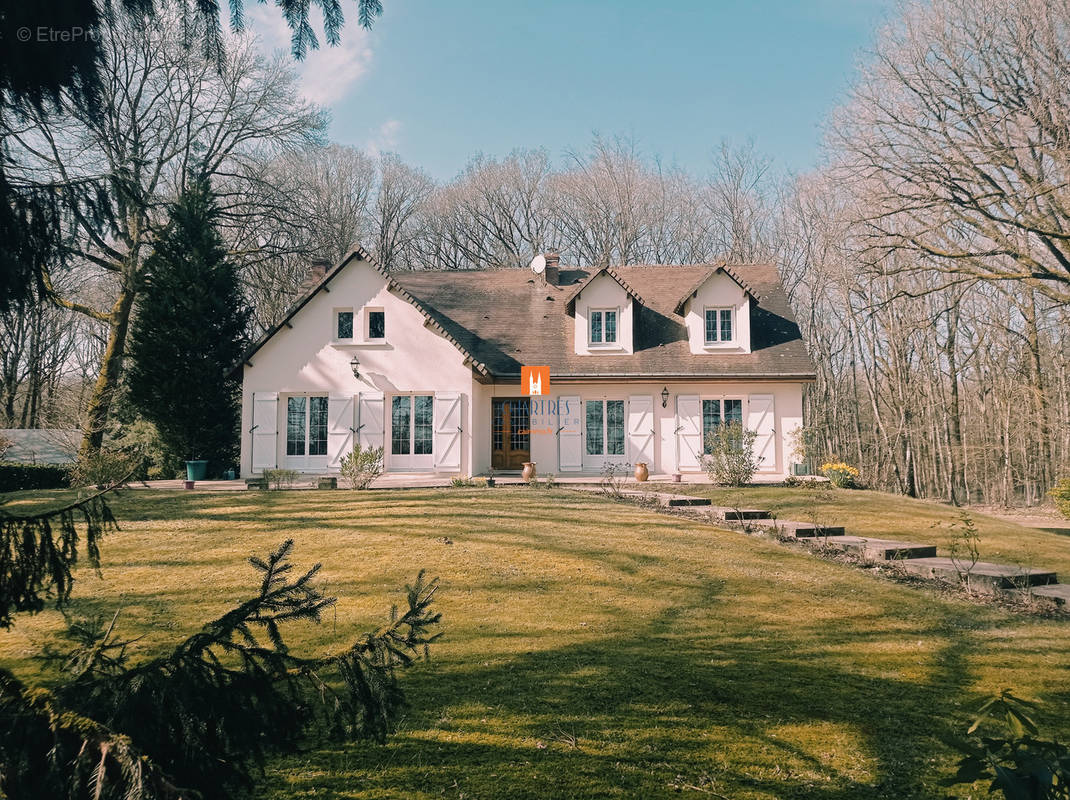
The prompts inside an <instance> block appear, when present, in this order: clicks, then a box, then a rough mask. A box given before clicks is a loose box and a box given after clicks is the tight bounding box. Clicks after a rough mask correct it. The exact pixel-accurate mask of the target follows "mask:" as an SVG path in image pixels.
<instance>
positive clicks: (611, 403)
mask: <svg viewBox="0 0 1070 800" xmlns="http://www.w3.org/2000/svg"><path fill="white" fill-rule="evenodd" d="M722 278H723V279H724V280H722ZM749 302H750V300H749V298H748V296H747V295H746V294H745V293H744V292H743V291H742V290H741V289H740V287H739V286H738V284H736V283H735V281H733V280H732V279H731V278H730V277H728V276H725V275H722V274H717V275H715V276H714V277H713V278H712V279H711V280H710V281H708V282H707V283H706V284H705V285H704V286H702V287H700V288H699V290H698V292H697V294H696V296H695V297H694V298H692V299H691V300H690V301H689V303H688V307H687V309H686V320H687V324H688V328H689V336H691V335H692V331H691V326H692V322H694V325H695V328H696V332H695V335H696V336H698V337H699V338H703V335H704V332H703V331H702V330H701V328H702V319H701V315H702V310H703V309H704V308H706V307H707V306H712V307H716V308H724V307H732V308H734V309H736V313H735V321H736V324H735V330H734V331H733V333H734V336H735V339H734V341H733V342H732V343H731V344H730V347H731V348H738V351H739V352H746V351H747V350H749V348H750V331H749V326H748V325H747V324H746V323H745V321H746V320H748V317H749V306H748V304H749ZM610 308H612V309H617V310H619V313H618V317H617V326H618V330H617V334H618V335H617V339H618V340H619V341H618V342H617V343H616V345H617V347H616V349H612V348H610V349H611V351H612V352H613V353H614V354H616V355H617V356H619V355H621V353H622V352H627V353H630V352H632V349H631V348H632V345H633V341H632V323H633V301H632V298H631V297H629V296H628V294H627V293H626V292H625V291H624V289H623V288H622V287H621V286H620V285H619V284H618V283H617V282H616V281H615V280H613V278H612V277H610V276H607V275H601V276H599V277H597V278H596V279H595V280H593V281H592V282H591V283H590V284H589V285H588V286H586V287H585V288H584V290H583V291H582V292H581V293H580V295H578V296H577V298H576V302H575V318H576V334H577V335H576V343H577V345H576V347H577V352H580V348H581V346H582V347H583V348H584V350H585V351H586V352H584V353H583V354H584V355H590V357H591V358H597V357H598V355H599V352H598V348H591V347H590V346H589V345H590V343H589V339H588V328H587V326H588V316H589V313H590V310H592V309H610ZM372 310H374V311H377V312H382V314H383V316H382V318H381V319H382V321H383V323H384V327H385V331H384V333H385V335H384V336H383V337H382V338H381V339H375V340H370V339H369V338H368V335H367V334H368V331H369V327H368V313H369V311H372ZM339 312H342V313H352V314H353V317H352V336H351V337H346V338H339V337H338V332H339V329H338V314H339ZM693 315H694V316H695V319H694V321H693V320H692V316H693ZM705 345H706V343H705V342H699V349H698V350H697V351H696V352H707V350H706V349H705ZM718 352H719V353H723V352H724V349H723V348H718ZM354 358H356V359H357V361H358V362H359V364H358V365H357V367H356V372H357V375H356V376H355V375H354V368H353V364H352V362H353V359H354ZM243 370H244V377H243V390H242V440H241V473H242V475H243V476H250V475H254V474H258V473H260V472H262V471H263V470H265V469H273V468H289V469H296V470H299V471H302V472H310V473H337V471H338V468H339V462H340V460H341V458H342V457H343V455H344V454H345V453H347V452H349V450H351V449H352V446H353V441H354V440H356V441H359V442H360V443H361V445H362V446H364V447H384V450H385V469H386V470H388V471H393V472H417V471H430V472H437V473H445V474H464V475H467V474H480V473H485V472H486V471H487V470H488V469H489V468H490V467H491V464H492V448H493V446H494V441H493V439H494V436H495V434H494V428H493V422H492V420H493V414H494V411H493V408H494V399H495V398H520V397H522V395H523V392H522V391H521V387H520V385H519V380H513V381H511V382H509V383H502V382H497V383H496V382H491V381H490V379H488V378H486V377H483V376H481V377H480V378H477V374H476V372H475V371H474V370H473V369H472V367H471V364H470V362H469V361H468V360H467V358H466V355H465V354H464V353H463V352H462V351H461V350H460V348H459V347H458V346H457V345H455V344H454V343H453V342H452V341H450V339H448V338H447V337H446V336H444V335H443V334H442V332H441V331H439V330H436V329H435V326H434V325H429V324H427V317H426V316H425V315H424V313H423V312H422V311H421V310H420V309H418V308H417V307H416V306H414V305H413V304H412V303H411V302H409V300H408V299H407V298H406V297H404V296H403V294H402V293H400V292H398V291H397V290H394V289H391V288H390V287H389V282H388V279H387V278H386V277H385V276H384V275H383V274H382V273H380V272H379V271H378V270H377V269H376V267H375V266H374V265H373V264H371V263H370V262H368V261H362V260H358V259H352V260H350V261H349V263H348V265H347V266H346V267H344V268H343V269H341V270H340V271H338V272H337V274H335V275H334V276H333V277H332V278H331V280H330V282H329V283H328V284H327V287H326V289H321V290H319V291H318V292H316V293H315V295H314V296H313V297H312V298H311V299H310V300H308V302H307V303H306V304H305V305H304V306H303V307H302V308H301V309H300V310H299V311H297V313H296V314H294V315H293V316H292V317H291V318H290V320H289V323H288V324H287V325H284V326H282V327H281V328H280V329H278V330H277V331H276V332H275V333H274V334H273V335H272V336H270V337H269V338H268V339H267V340H266V341H265V342H264V343H263V344H262V345H261V346H260V347H259V349H258V350H256V351H255V352H254V353H253V355H252V356H251V358H250V359H249V361H248V362H247V363H246V364H245V365H244V367H243ZM802 386H803V384H802V383H801V382H798V381H779V380H755V381H740V380H701V381H699V380H695V381H681V380H676V381H670V382H665V381H663V380H661V379H656V378H653V377H648V378H643V377H639V378H636V379H634V380H628V381H620V380H615V381H613V382H609V381H586V382H579V381H575V382H572V381H569V380H568V379H567V378H565V379H559V378H557V377H556V376H551V385H550V387H548V389H547V388H546V387H544V389H543V390H544V392H546V394H545V395H543V396H542V397H532V398H528V402H529V403H530V437H529V441H530V445H529V450H530V456H529V458H530V460H531V461H534V462H536V463H537V465H538V471H539V473H540V474H544V475H545V474H548V473H556V474H560V475H569V474H592V473H593V474H597V473H598V472H599V470H600V469H601V468H602V465H603V464H604V463H605V462H606V461H610V462H615V463H621V464H625V463H626V464H634V463H635V462H637V461H645V462H647V464H648V465H649V468H650V472H651V473H653V474H658V473H673V472H699V471H700V470H701V466H700V459H701V454H702V440H703V419H704V412H706V417H707V419H708V418H709V415H710V413H712V411H716V412H717V413H718V414H719V415H724V416H725V417H731V418H735V417H733V415H736V416H737V417H738V418H739V419H741V421H742V422H743V423H744V424H745V425H746V426H747V428H749V429H752V430H755V431H757V433H758V439H757V442H756V449H757V451H758V453H759V455H760V456H761V457H762V466H761V468H760V471H759V474H758V476H757V478H758V479H759V480H762V479H764V480H777V479H781V478H783V477H784V476H785V475H788V474H790V471H791V465H792V457H791V442H792V433H793V432H794V431H795V430H796V429H797V428H798V427H800V426H801V424H802ZM664 391H667V397H664V398H663V392H664Z"/></svg>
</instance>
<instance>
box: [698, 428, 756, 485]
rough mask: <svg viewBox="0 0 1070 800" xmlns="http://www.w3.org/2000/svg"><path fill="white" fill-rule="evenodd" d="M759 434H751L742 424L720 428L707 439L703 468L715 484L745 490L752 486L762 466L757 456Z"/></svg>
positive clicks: (752, 432) (754, 432)
mask: <svg viewBox="0 0 1070 800" xmlns="http://www.w3.org/2000/svg"><path fill="white" fill-rule="evenodd" d="M757 438H758V433H757V432H756V431H749V430H747V429H746V428H744V427H743V425H742V424H741V423H739V422H729V423H728V424H726V425H721V426H720V427H718V429H717V430H716V431H712V432H710V433H709V434H708V435H707V436H706V449H707V450H709V453H707V454H706V455H704V456H702V468H703V470H705V472H706V474H707V475H708V476H709V478H710V480H711V481H712V482H713V483H719V484H721V485H722V486H744V485H746V484H748V483H750V480H751V478H753V477H754V473H755V472H757V471H758V467H759V466H761V465H760V463H759V459H758V458H757V456H755V454H754V441H755V440H756V439H757Z"/></svg>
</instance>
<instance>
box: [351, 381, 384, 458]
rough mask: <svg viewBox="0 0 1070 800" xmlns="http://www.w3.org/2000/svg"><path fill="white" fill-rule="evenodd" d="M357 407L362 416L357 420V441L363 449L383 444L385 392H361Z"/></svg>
mask: <svg viewBox="0 0 1070 800" xmlns="http://www.w3.org/2000/svg"><path fill="white" fill-rule="evenodd" d="M358 397H359V399H358V400H357V407H358V409H359V411H360V416H359V418H358V420H357V422H358V425H357V441H358V442H359V443H360V449H361V450H369V449H374V448H376V447H382V446H383V431H384V430H385V428H384V427H383V393H382V392H361V393H360V395H359V396H358Z"/></svg>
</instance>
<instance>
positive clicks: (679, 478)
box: [672, 472, 684, 483]
mask: <svg viewBox="0 0 1070 800" xmlns="http://www.w3.org/2000/svg"><path fill="white" fill-rule="evenodd" d="M683 479H684V476H683V475H681V474H680V473H679V472H674V473H673V474H672V482H673V483H679V482H680V481H682V480H683Z"/></svg>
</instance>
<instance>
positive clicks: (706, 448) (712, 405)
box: [702, 398, 743, 455]
mask: <svg viewBox="0 0 1070 800" xmlns="http://www.w3.org/2000/svg"><path fill="white" fill-rule="evenodd" d="M732 422H738V423H739V424H740V425H742V424H743V401H742V400H741V399H739V398H726V399H724V400H703V401H702V452H703V453H705V454H706V455H709V454H710V453H712V452H713V448H712V447H710V434H717V433H719V432H720V428H721V426H722V425H728V424H730V423H732Z"/></svg>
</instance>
